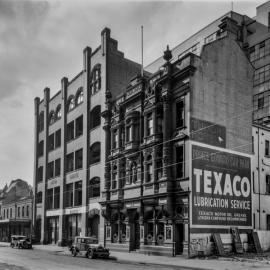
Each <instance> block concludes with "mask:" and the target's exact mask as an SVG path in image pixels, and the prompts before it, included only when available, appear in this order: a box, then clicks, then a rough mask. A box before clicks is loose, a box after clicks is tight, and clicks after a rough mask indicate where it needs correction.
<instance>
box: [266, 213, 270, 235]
mask: <svg viewBox="0 0 270 270" xmlns="http://www.w3.org/2000/svg"><path fill="white" fill-rule="evenodd" d="M266 230H267V231H270V215H266Z"/></svg>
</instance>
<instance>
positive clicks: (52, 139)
mask: <svg viewBox="0 0 270 270" xmlns="http://www.w3.org/2000/svg"><path fill="white" fill-rule="evenodd" d="M48 144H49V145H48V148H49V151H52V150H53V149H54V134H51V135H50V136H49V142H48Z"/></svg>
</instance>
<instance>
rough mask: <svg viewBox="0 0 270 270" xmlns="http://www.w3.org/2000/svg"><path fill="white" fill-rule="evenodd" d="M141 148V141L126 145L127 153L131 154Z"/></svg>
mask: <svg viewBox="0 0 270 270" xmlns="http://www.w3.org/2000/svg"><path fill="white" fill-rule="evenodd" d="M139 146H140V142H139V141H130V142H126V143H125V151H126V152H130V151H132V150H138V148H139Z"/></svg>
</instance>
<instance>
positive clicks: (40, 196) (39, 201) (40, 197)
mask: <svg viewBox="0 0 270 270" xmlns="http://www.w3.org/2000/svg"><path fill="white" fill-rule="evenodd" d="M37 203H42V192H41V191H39V192H38V193H37Z"/></svg>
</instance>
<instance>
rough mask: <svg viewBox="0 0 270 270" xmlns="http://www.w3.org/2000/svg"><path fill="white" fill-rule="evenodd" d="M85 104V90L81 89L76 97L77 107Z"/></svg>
mask: <svg viewBox="0 0 270 270" xmlns="http://www.w3.org/2000/svg"><path fill="white" fill-rule="evenodd" d="M82 102H83V89H82V87H80V88H79V89H78V91H77V95H76V105H79V104H81V103H82Z"/></svg>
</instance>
